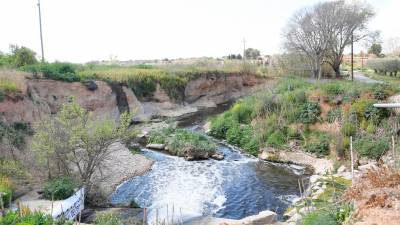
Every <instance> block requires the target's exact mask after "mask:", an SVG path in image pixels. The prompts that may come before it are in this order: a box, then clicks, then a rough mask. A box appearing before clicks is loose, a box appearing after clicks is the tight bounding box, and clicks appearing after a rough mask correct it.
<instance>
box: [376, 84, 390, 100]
mask: <svg viewBox="0 0 400 225" xmlns="http://www.w3.org/2000/svg"><path fill="white" fill-rule="evenodd" d="M373 94H374V98H375V99H376V100H381V101H382V100H385V99H386V98H387V97H388V96H389V93H388V91H387V87H385V86H383V85H376V86H375V88H374V92H373Z"/></svg>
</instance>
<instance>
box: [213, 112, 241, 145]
mask: <svg viewBox="0 0 400 225" xmlns="http://www.w3.org/2000/svg"><path fill="white" fill-rule="evenodd" d="M236 125H237V121H236V120H235V119H233V118H232V114H231V112H230V111H228V112H226V113H224V115H222V116H217V117H214V118H212V119H211V125H210V135H211V136H213V137H216V138H221V139H224V138H226V133H227V132H228V130H229V128H231V127H232V126H236Z"/></svg>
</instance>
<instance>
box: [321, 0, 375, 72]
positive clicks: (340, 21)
mask: <svg viewBox="0 0 400 225" xmlns="http://www.w3.org/2000/svg"><path fill="white" fill-rule="evenodd" d="M323 5H324V7H321V8H320V9H321V13H323V14H325V15H326V17H328V19H327V20H326V22H328V23H330V24H331V25H330V26H331V27H332V28H333V29H332V33H331V35H332V36H331V38H330V42H329V49H328V52H327V53H328V54H327V55H326V62H327V63H328V64H329V65H331V67H332V69H333V70H334V71H335V74H336V77H340V65H341V64H342V60H343V53H344V50H345V48H346V47H347V46H349V45H351V43H352V41H354V42H358V41H360V40H363V39H365V38H367V37H369V36H370V37H374V36H375V33H372V32H369V30H368V29H367V26H366V25H367V23H368V22H369V20H370V19H371V18H372V17H373V16H374V12H373V10H372V8H371V6H370V5H368V4H367V3H365V2H358V1H357V2H352V3H346V2H345V1H344V0H338V1H332V2H326V3H324V4H323Z"/></svg>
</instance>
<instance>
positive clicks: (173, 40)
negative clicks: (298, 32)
mask: <svg viewBox="0 0 400 225" xmlns="http://www.w3.org/2000/svg"><path fill="white" fill-rule="evenodd" d="M318 1H319V0H41V5H42V20H43V35H44V47H45V56H46V59H47V60H49V61H54V60H59V61H71V62H87V61H91V60H102V59H109V58H110V55H114V56H117V58H118V59H119V60H128V59H159V58H179V57H201V56H212V57H220V56H223V55H227V54H229V53H236V54H238V53H241V51H242V48H243V43H242V39H243V37H245V38H246V40H247V46H248V47H253V48H257V49H260V50H261V52H262V54H273V53H279V52H280V51H281V46H282V36H281V34H282V28H283V27H284V26H285V24H286V22H287V20H288V18H289V17H290V16H291V15H292V14H293V12H295V11H296V10H297V9H299V8H302V7H304V6H308V5H310V4H313V3H315V2H318ZM368 2H369V3H371V4H372V5H373V6H374V7H375V9H376V12H377V16H376V17H375V18H374V19H373V21H372V23H371V27H372V29H379V30H381V31H382V37H383V39H387V38H391V37H400V25H399V21H400V11H399V9H400V1H399V0H369V1H368ZM36 4H37V0H0V28H1V33H0V50H1V51H3V52H7V51H8V46H9V44H18V45H23V46H27V47H29V48H32V49H33V50H35V51H36V52H38V53H39V52H40V39H39V23H38V12H37V6H36Z"/></svg>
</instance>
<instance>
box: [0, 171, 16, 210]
mask: <svg viewBox="0 0 400 225" xmlns="http://www.w3.org/2000/svg"><path fill="white" fill-rule="evenodd" d="M12 188H13V187H12V183H11V180H10V179H9V178H8V177H6V176H0V192H2V193H3V196H2V203H3V206H7V205H8V204H9V203H10V202H11V198H12V193H13V189H12Z"/></svg>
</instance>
